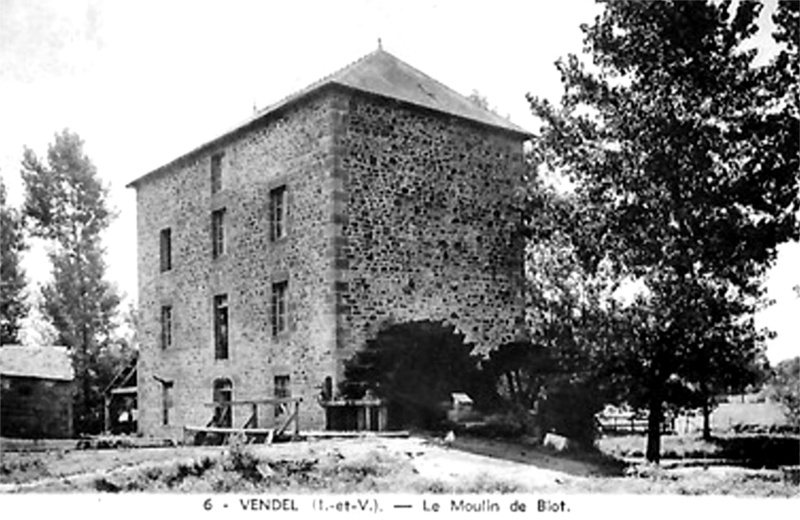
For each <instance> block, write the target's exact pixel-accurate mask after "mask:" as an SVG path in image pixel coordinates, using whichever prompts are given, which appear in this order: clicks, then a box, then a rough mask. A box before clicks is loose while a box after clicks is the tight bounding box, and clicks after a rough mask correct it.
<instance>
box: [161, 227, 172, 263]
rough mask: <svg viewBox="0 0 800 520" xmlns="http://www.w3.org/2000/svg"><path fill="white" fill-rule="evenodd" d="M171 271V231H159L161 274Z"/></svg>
mask: <svg viewBox="0 0 800 520" xmlns="http://www.w3.org/2000/svg"><path fill="white" fill-rule="evenodd" d="M170 269H172V230H171V229H170V228H167V229H162V230H161V272H162V273H163V272H164V271H169V270H170Z"/></svg>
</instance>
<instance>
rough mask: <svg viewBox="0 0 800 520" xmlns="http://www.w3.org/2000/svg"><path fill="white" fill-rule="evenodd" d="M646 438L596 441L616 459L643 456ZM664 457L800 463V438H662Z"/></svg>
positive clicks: (769, 465)
mask: <svg viewBox="0 0 800 520" xmlns="http://www.w3.org/2000/svg"><path fill="white" fill-rule="evenodd" d="M646 443H647V439H646V437H645V436H643V435H625V436H619V437H605V438H603V439H600V440H599V441H598V443H597V445H598V447H599V448H600V450H601V451H603V452H604V453H607V454H609V455H611V456H613V457H617V458H642V457H643V456H644V450H645V446H646ZM661 457H662V460H670V459H722V460H725V461H729V462H731V463H734V464H737V465H741V466H745V467H750V468H771V469H776V468H778V467H780V466H786V465H794V464H798V463H800V437H798V436H791V435H735V434H730V433H728V434H724V435H719V436H717V437H714V438H712V440H710V441H705V440H703V439H702V437H700V436H688V435H665V436H662V437H661Z"/></svg>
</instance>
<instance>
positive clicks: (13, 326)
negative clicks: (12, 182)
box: [0, 178, 28, 345]
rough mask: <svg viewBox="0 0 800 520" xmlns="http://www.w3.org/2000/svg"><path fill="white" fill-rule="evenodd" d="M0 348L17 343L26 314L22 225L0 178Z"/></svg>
mask: <svg viewBox="0 0 800 520" xmlns="http://www.w3.org/2000/svg"><path fill="white" fill-rule="evenodd" d="M0 244H2V245H3V247H2V248H0V345H7V344H15V343H19V330H20V327H21V323H20V322H21V320H22V319H23V318H24V317H25V315H26V314H27V310H28V306H27V304H26V303H25V285H26V281H25V273H24V272H23V270H22V266H21V265H20V261H21V254H22V251H24V250H25V247H26V245H25V240H24V235H23V222H22V217H21V215H20V214H19V213H18V212H17V210H16V209H14V208H12V207H10V206H9V205H8V200H7V193H6V185H5V182H4V181H3V179H2V178H0Z"/></svg>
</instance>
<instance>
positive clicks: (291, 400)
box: [203, 397, 303, 408]
mask: <svg viewBox="0 0 800 520" xmlns="http://www.w3.org/2000/svg"><path fill="white" fill-rule="evenodd" d="M302 400H303V398H302V397H281V398H277V397H276V398H274V399H252V400H250V401H223V402H219V403H205V404H204V405H203V406H206V407H208V408H219V407H220V406H247V405H254V404H283V403H299V402H300V401H302Z"/></svg>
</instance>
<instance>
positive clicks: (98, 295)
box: [22, 130, 124, 433]
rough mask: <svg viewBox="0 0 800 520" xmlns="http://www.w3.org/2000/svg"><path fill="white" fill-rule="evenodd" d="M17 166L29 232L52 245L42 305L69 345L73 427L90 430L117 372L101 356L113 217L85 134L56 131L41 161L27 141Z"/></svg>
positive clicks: (109, 328)
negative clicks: (105, 235) (104, 238)
mask: <svg viewBox="0 0 800 520" xmlns="http://www.w3.org/2000/svg"><path fill="white" fill-rule="evenodd" d="M22 168H23V169H22V178H23V181H24V182H25V188H26V199H25V205H24V212H25V214H26V216H27V217H29V220H28V222H29V223H30V230H31V233H32V234H33V235H34V236H38V237H41V238H44V239H46V240H48V241H49V243H50V244H51V249H50V251H49V253H48V254H49V258H50V261H51V263H52V268H53V279H52V281H50V282H49V283H47V284H46V285H45V286H44V287H43V288H42V296H43V303H42V311H43V313H44V315H45V316H47V317H48V318H49V319H50V320H51V321H52V323H53V325H54V326H55V328H56V330H57V331H58V342H59V343H60V344H62V345H66V346H68V347H70V348H71V349H72V353H73V363H74V366H75V372H76V377H77V380H78V390H77V393H76V403H77V405H78V406H77V407H76V414H75V423H76V431H78V432H81V433H88V432H96V431H99V429H100V428H101V426H102V395H101V391H102V388H103V387H104V385H105V384H107V383H108V381H109V380H110V377H113V373H114V372H115V370H113V367H108V366H107V365H108V363H106V362H107V361H109V360H110V359H111V357H113V354H114V349H113V348H112V346H113V336H112V332H113V328H114V323H113V318H114V316H115V314H116V311H117V306H118V304H119V296H118V295H117V292H116V289H115V288H114V287H113V286H112V285H111V284H110V283H108V282H107V281H106V280H105V279H104V276H105V270H106V265H105V261H104V260H103V255H104V250H103V248H102V246H101V243H100V234H101V232H102V231H104V230H105V229H106V228H107V227H108V224H109V223H110V219H111V216H112V215H111V212H110V210H109V209H108V202H107V189H106V188H105V187H104V186H103V184H102V183H101V182H100V180H99V178H98V175H97V171H96V168H95V166H94V165H93V164H92V162H91V160H90V159H89V158H88V157H87V156H86V155H85V153H84V151H83V141H82V140H81V139H80V137H79V136H78V135H77V134H75V133H73V132H70V131H69V130H64V131H62V132H61V133H58V134H56V135H55V140H54V142H53V143H52V144H51V145H50V146H49V147H48V151H47V161H46V163H45V162H43V161H41V160H40V159H39V158H38V157H37V156H36V154H35V153H34V152H33V151H32V150H31V149H29V148H26V149H25V151H24V156H23V160H22ZM123 357H124V356H123ZM110 364H111V365H113V364H114V363H113V362H111V363H110ZM109 368H110V370H109Z"/></svg>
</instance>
